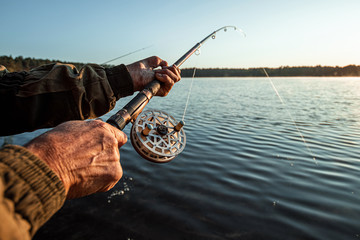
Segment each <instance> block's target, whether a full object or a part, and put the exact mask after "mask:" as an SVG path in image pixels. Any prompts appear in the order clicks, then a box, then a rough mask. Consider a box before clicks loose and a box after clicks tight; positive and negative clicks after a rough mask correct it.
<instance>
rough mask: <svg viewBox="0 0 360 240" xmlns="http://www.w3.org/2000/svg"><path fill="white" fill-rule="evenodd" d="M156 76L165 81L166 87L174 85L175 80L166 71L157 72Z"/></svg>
mask: <svg viewBox="0 0 360 240" xmlns="http://www.w3.org/2000/svg"><path fill="white" fill-rule="evenodd" d="M155 76H156V78H157V79H158V80H159V81H160V82H163V83H164V84H165V86H166V87H170V86H173V85H174V81H173V80H172V79H171V77H170V76H169V75H167V74H165V73H162V72H157V73H156V74H155Z"/></svg>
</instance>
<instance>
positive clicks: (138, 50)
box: [100, 45, 154, 65]
mask: <svg viewBox="0 0 360 240" xmlns="http://www.w3.org/2000/svg"><path fill="white" fill-rule="evenodd" d="M152 46H154V45H150V46H147V47H143V48H140V49H137V50H135V51H132V52H129V53H126V54H124V55H121V56H120V57H116V58H114V59H111V60H109V61H106V62H104V63H102V64H100V65H104V64H107V63H109V62H112V61H115V60H118V59H120V58H123V57H127V56H129V55H131V54H134V53H137V52H140V51H143V50H145V49H148V48H150V47H152Z"/></svg>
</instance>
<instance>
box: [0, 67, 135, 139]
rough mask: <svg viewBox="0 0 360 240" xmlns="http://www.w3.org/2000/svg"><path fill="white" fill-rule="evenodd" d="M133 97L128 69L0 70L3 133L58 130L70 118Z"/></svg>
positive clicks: (84, 116) (104, 109) (92, 114)
mask: <svg viewBox="0 0 360 240" xmlns="http://www.w3.org/2000/svg"><path fill="white" fill-rule="evenodd" d="M131 94H133V84H132V79H131V77H130V74H129V72H128V71H127V69H126V66H125V65H119V66H116V67H113V68H103V67H101V66H99V65H96V64H88V65H85V66H84V67H83V68H81V70H80V71H78V70H77V69H76V68H75V67H74V66H73V65H70V64H61V63H56V64H49V65H44V66H41V67H38V68H35V69H33V70H30V71H29V72H14V73H9V72H7V71H6V70H4V69H0V111H1V115H2V120H1V121H2V124H3V126H6V127H2V128H1V129H0V135H1V136H5V135H12V134H16V133H20V132H25V131H33V130H35V129H39V128H47V127H54V126H56V125H58V124H60V123H62V122H65V121H68V120H83V119H88V118H96V117H99V116H101V115H103V114H105V113H107V112H109V111H110V110H111V109H113V108H114V106H115V103H116V101H117V100H118V99H119V98H121V97H124V96H128V95H131Z"/></svg>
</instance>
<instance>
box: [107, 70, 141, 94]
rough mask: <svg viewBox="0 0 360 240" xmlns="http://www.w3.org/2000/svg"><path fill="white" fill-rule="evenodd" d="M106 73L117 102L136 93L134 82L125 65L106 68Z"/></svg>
mask: <svg viewBox="0 0 360 240" xmlns="http://www.w3.org/2000/svg"><path fill="white" fill-rule="evenodd" d="M105 72H106V76H107V78H108V81H109V84H110V86H111V88H112V90H113V92H114V95H115V97H116V100H119V99H120V98H122V97H126V96H129V95H132V94H133V93H134V86H133V80H132V78H131V76H130V73H129V71H128V70H127V68H126V66H125V65H124V64H121V65H118V66H115V67H112V68H105Z"/></svg>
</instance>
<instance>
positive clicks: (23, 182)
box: [0, 145, 66, 240]
mask: <svg viewBox="0 0 360 240" xmlns="http://www.w3.org/2000/svg"><path fill="white" fill-rule="evenodd" d="M65 198H66V196H65V190H64V186H63V183H62V182H61V180H60V179H59V178H58V177H57V175H56V174H55V173H54V172H52V170H51V169H50V168H49V167H48V166H47V165H46V164H45V163H44V162H43V161H42V160H40V159H39V158H38V157H36V156H35V155H33V154H32V153H31V152H29V151H28V150H27V149H26V148H23V147H20V146H15V145H8V146H6V147H4V148H2V149H1V150H0V220H1V222H0V239H4V240H7V239H31V237H32V236H34V234H35V233H36V231H37V230H38V229H39V228H40V227H41V226H42V225H43V224H44V223H45V222H46V221H47V220H48V219H49V218H50V217H51V216H52V215H54V214H55V212H57V211H58V210H59V209H60V208H61V207H62V205H63V204H64V202H65Z"/></svg>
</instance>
